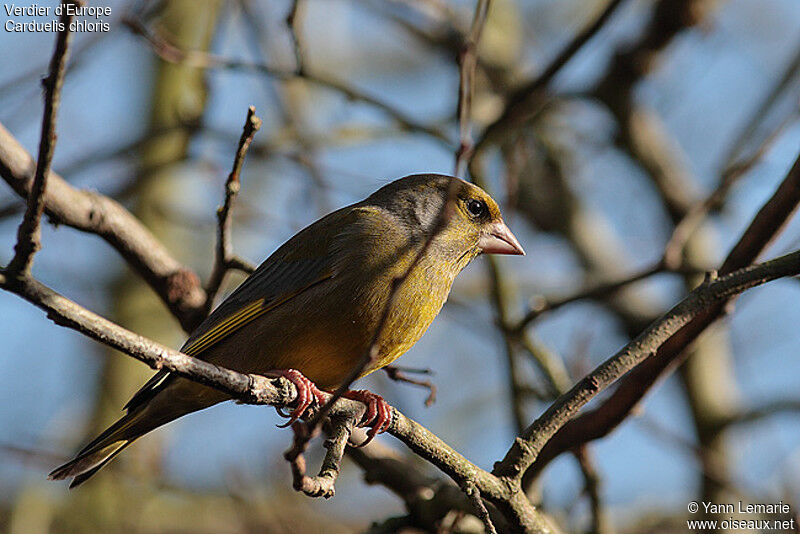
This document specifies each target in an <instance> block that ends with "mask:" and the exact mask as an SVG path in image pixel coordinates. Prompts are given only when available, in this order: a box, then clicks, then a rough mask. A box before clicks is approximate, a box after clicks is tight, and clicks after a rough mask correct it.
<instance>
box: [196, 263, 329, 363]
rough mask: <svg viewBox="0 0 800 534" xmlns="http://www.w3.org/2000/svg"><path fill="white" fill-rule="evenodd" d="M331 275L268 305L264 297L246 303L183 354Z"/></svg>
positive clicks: (212, 341)
mask: <svg viewBox="0 0 800 534" xmlns="http://www.w3.org/2000/svg"><path fill="white" fill-rule="evenodd" d="M331 276H332V275H331V274H327V275H325V276H322V277H320V278H319V279H318V280H315V281H314V282H312V283H311V284H308V285H307V286H305V287H303V288H300V289H298V290H297V291H294V292H292V293H289V294H287V295H284V296H283V298H280V299H276V300H273V301H271V302H270V303H269V305H265V304H266V303H265V299H259V300H256V301H255V302H253V303H251V304H248V305H247V306H245V307H244V308H242V309H241V310H239V311H237V312H236V313H234V314H232V315H231V316H230V317H228V318H227V319H225V320H224V321H222V322H221V323H219V324H218V325H216V326H214V327H213V328H212V329H211V330H209V331H208V332H206V333H205V334H203V335H202V336H200V337H199V338H197V339H196V340H194V341H193V342H192V343H191V344H190V345H189V346H188V347H186V348H184V349H183V353H184V354H188V355H189V356H197V355H198V354H199V353H201V352H202V351H204V350H206V349H207V348H208V347H210V346H211V345H213V344H214V343H216V342H217V341H219V340H220V339H222V338H224V337H225V336H227V335H229V334H231V333H233V332H234V331H236V329H238V328H239V327H241V326H244V325H245V324H247V323H249V322H250V321H252V320H253V319H255V318H256V317H258V316H260V315H263V314H265V313H267V312H268V311H270V310H273V309H275V308H276V307H278V306H280V305H281V304H283V303H284V302H286V301H287V300H289V299H291V298H293V297H295V296H297V295H298V294H300V293H302V292H303V291H305V290H306V289H308V288H310V287H312V286H315V285H317V284H319V283H320V282H323V281H325V280H327V279H328V278H330V277H331Z"/></svg>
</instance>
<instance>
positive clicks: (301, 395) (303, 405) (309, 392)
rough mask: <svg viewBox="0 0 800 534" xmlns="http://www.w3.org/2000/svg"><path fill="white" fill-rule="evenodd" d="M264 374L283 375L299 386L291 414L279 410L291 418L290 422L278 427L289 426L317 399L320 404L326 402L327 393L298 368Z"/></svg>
mask: <svg viewBox="0 0 800 534" xmlns="http://www.w3.org/2000/svg"><path fill="white" fill-rule="evenodd" d="M264 376H268V377H270V378H278V377H283V378H285V379H286V380H288V381H289V382H291V383H292V384H294V387H295V388H297V399H295V404H296V406H295V408H294V410H292V411H291V412H290V413H289V414H286V413H284V412H283V411H282V410H280V409H279V410H278V414H280V415H281V416H283V417H288V418H289V421H288V422H286V423H284V424H282V425H278V428H286V427H287V426H291V425H292V424H293V423H294V422H296V421H297V420H298V419H300V417H302V416H303V414H304V413H305V411H306V410H307V409H308V407H309V406H311V405H312V404H313V403H314V401H315V400H316V402H317V405H318V406H322V405H323V404H325V393H324V392H323V391H321V390H320V389H319V388H317V386H316V385H315V384H314V382H312V381H311V380H309V379H308V378H306V377H305V376H304V375H303V373H301V372H300V371H297V370H296V369H279V370H276V371H270V372H268V373H264Z"/></svg>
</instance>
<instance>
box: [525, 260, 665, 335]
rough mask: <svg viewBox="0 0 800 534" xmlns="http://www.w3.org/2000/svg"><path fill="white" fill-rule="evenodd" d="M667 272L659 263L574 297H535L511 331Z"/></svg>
mask: <svg viewBox="0 0 800 534" xmlns="http://www.w3.org/2000/svg"><path fill="white" fill-rule="evenodd" d="M666 270H667V269H666V267H665V266H664V265H663V264H662V263H661V262H659V263H657V264H656V265H653V266H652V267H649V268H647V269H643V270H642V271H640V272H638V273H634V274H632V275H630V276H627V277H625V278H623V279H621V280H615V281H612V282H605V283H600V284H597V285H595V286H593V287H590V288H587V289H582V290H580V291H578V292H577V293H575V294H574V295H570V296H568V297H564V298H561V299H557V300H545V299H542V298H537V297H534V298H533V299H531V306H530V309H529V310H528V311H527V312H526V313H525V316H524V317H523V318H522V319H520V321H519V323H517V324H516V325H513V326H512V327H511V331H512V332H514V333H520V332H521V331H522V330H523V329H524V328H525V327H526V326H527V325H528V324H530V323H531V322H532V321H534V320H536V319H537V318H538V317H539V316H540V315H542V314H543V313H546V312H549V311H553V310H555V309H557V308H560V307H561V306H565V305H567V304H572V303H573V302H577V301H579V300H584V299H597V298H602V297H605V296H608V295H611V294H613V293H615V292H617V291H619V290H620V289H622V288H623V287H625V286H628V285H630V284H634V283H636V282H639V281H641V280H644V279H645V278H649V277H651V276H653V275H656V274H658V273H662V272H664V271H666Z"/></svg>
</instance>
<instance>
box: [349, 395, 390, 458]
mask: <svg viewBox="0 0 800 534" xmlns="http://www.w3.org/2000/svg"><path fill="white" fill-rule="evenodd" d="M342 396H343V397H345V398H346V399H351V400H356V401H359V402H363V403H364V404H366V405H367V411H366V413H365V414H364V417H363V418H362V419H361V423H360V424H359V426H361V427H369V430H368V431H367V439H366V441H364V443H362V444H361V445H359V447H364V446H365V445H367V444H368V443H369V442H370V441H372V438H374V437H375V436H377V435H378V434H380V433H382V432H385V431H386V429H388V428H389V425H391V424H392V416H393V414H394V412H393V411H392V407H391V406H389V403H387V402H386V401H385V400H383V397H381V396H380V395H377V394H375V393H372V392H371V391H367V390H366V389H356V390H350V391H348V392H347V393H345V394H344V395H342Z"/></svg>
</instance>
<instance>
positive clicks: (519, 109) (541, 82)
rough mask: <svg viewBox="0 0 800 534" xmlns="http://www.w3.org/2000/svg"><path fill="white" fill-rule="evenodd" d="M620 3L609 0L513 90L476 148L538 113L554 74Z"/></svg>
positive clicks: (619, 0) (620, 1)
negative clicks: (542, 66) (546, 62)
mask: <svg viewBox="0 0 800 534" xmlns="http://www.w3.org/2000/svg"><path fill="white" fill-rule="evenodd" d="M620 4H622V0H610V1H609V2H608V4H607V5H606V7H605V8H603V11H601V12H600V14H599V15H598V16H597V18H595V19H594V21H593V22H592V23H591V24H590V25H589V26H587V27H586V28H585V29H584V30H582V31H581V32H580V33H579V34H578V35H576V36H575V38H574V39H573V40H572V41H571V42H570V44H569V45H567V47H566V48H565V49H564V50H563V51H562V52H561V53H560V54H559V55H558V56H557V57H556V58H555V59H554V60H553V61H552V62H551V63H550V64H549V65H548V66H547V67H546V68H545V69H544V70H543V71H542V73H541V74H539V75H538V76H537V77H536V78H534V79H533V80H531V81H529V82H528V83H525V84H523V86H522V87H521V88H519V89H518V90H516V91H514V92H513V93H512V94H511V95H510V96H509V97H508V101H507V103H506V106H505V108H504V109H503V113H502V114H501V115H500V117H498V118H497V119H496V120H495V121H494V122H493V123H492V124H490V125H489V126H487V127H486V129H485V130H484V132H483V135H482V136H481V138H480V140H479V141H478V143H477V145H476V146H475V149H476V150H478V148H479V147H481V148H482V147H483V146H484V145H485V144H487V143H489V142H490V141H491V140H493V139H495V138H496V136H497V134H499V133H500V132H503V131H507V130H509V129H511V128H513V127H514V126H515V125H518V124H522V123H524V122H525V121H526V120H527V119H529V118H530V116H531V115H532V114H534V113H535V112H536V111H537V110H539V109H541V107H542V105H543V103H544V101H545V100H546V99H545V95H544V92H545V91H544V89H545V88H546V87H547V85H548V84H549V83H550V81H551V80H552V79H553V78H554V77H555V75H556V74H558V72H559V71H560V70H561V69H562V68H563V67H564V65H566V64H567V63H569V61H570V60H571V59H572V58H573V57H574V56H575V54H576V53H577V52H578V51H579V50H580V49H581V48H583V45H585V44H586V43H587V42H588V41H589V40H590V39H591V38H592V37H594V36H595V35H596V34H597V32H599V31H600V30H601V29H602V28H603V26H605V24H606V22H608V20H609V19H610V18H611V16H612V15H613V14H614V12H615V11H616V10H617V8H618V7H619V6H620Z"/></svg>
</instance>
